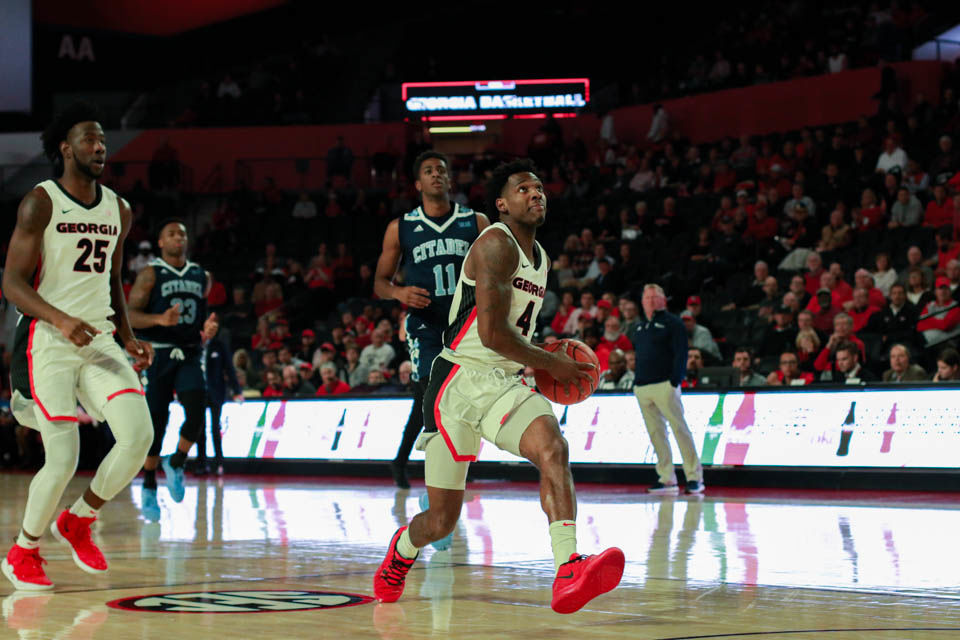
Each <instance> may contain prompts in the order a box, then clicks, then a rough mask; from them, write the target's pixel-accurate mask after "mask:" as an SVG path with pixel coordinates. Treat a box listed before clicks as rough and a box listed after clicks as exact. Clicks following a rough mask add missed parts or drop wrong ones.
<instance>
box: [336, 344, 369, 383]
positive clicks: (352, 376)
mask: <svg viewBox="0 0 960 640" xmlns="http://www.w3.org/2000/svg"><path fill="white" fill-rule="evenodd" d="M344 357H345V358H346V364H344V366H343V370H342V371H341V374H340V375H341V380H343V381H344V382H346V383H347V384H348V385H349V386H350V387H351V388H352V387H355V386H357V385H358V384H362V383H363V382H364V381H365V380H366V379H367V369H366V367H364V366H362V365H361V364H360V349H359V348H357V346H356V345H352V346H348V347H347V349H346V351H344Z"/></svg>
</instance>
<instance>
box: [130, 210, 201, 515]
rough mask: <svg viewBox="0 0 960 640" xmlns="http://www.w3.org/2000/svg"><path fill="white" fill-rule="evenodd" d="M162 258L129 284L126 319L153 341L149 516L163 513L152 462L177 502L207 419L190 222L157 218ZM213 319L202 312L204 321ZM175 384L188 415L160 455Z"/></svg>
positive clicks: (144, 500)
mask: <svg viewBox="0 0 960 640" xmlns="http://www.w3.org/2000/svg"><path fill="white" fill-rule="evenodd" d="M159 231H160V233H159V238H158V240H157V246H159V248H160V257H159V258H156V259H154V260H153V261H151V262H150V264H148V265H147V266H146V267H144V268H143V269H142V270H141V271H140V273H138V274H137V279H136V281H135V282H134V283H133V288H132V289H131V290H130V321H131V322H132V323H133V327H134V328H135V329H137V335H138V336H139V337H140V339H141V340H148V341H149V342H150V344H151V345H152V346H153V349H154V352H155V353H156V358H155V359H154V362H153V365H152V366H151V367H150V368H149V369H148V370H147V404H148V405H149V407H150V417H151V419H152V420H153V432H154V437H153V445H152V446H151V447H150V452H149V454H148V456H147V460H146V462H145V463H144V465H143V468H144V476H143V489H142V494H141V509H142V510H143V515H144V517H145V518H146V519H147V520H151V521H156V520H159V519H160V506H159V504H158V502H157V477H156V470H157V467H158V466H160V465H161V464H162V466H163V472H164V475H165V477H166V483H167V489H168V490H169V491H170V497H171V498H173V501H174V502H180V501H182V500H183V496H184V492H185V488H184V478H183V465H184V462H186V459H187V454H188V453H189V452H190V448H191V447H193V444H194V443H195V442H196V441H197V439H198V438H199V437H200V433H201V431H202V430H203V429H204V427H205V426H206V425H205V420H206V416H205V399H206V395H205V394H206V382H205V380H204V377H203V365H202V362H201V356H202V353H203V349H202V347H203V345H202V336H201V332H202V331H203V328H204V327H203V325H204V320H203V318H204V317H205V316H206V312H207V299H206V294H207V289H208V286H209V282H210V276H209V274H208V273H207V272H206V271H204V270H203V268H202V267H200V265H198V264H197V263H195V262H190V261H189V260H187V227H186V226H185V225H184V224H183V222H182V221H180V220H176V219H171V220H165V221H164V222H162V223H161V225H160V230H159ZM211 321H215V318H214V317H213V316H211V318H208V319H207V322H211ZM174 391H176V393H177V400H178V401H179V402H180V404H181V405H183V411H184V414H185V419H184V422H183V426H181V427H180V440H179V443H178V444H177V450H176V451H175V452H174V453H173V454H171V455H169V456H167V457H165V458H163V459H162V460H161V458H160V448H161V447H162V445H163V436H164V434H165V433H166V430H167V421H168V420H169V418H170V402H171V401H172V400H173V393H174Z"/></svg>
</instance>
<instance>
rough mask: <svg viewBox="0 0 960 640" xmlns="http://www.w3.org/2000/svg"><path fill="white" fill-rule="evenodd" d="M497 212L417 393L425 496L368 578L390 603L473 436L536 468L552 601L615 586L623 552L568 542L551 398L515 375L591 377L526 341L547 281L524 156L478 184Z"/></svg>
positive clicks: (572, 510) (568, 608)
mask: <svg viewBox="0 0 960 640" xmlns="http://www.w3.org/2000/svg"><path fill="white" fill-rule="evenodd" d="M487 193H488V194H489V195H488V197H489V198H491V205H492V206H493V207H494V208H496V210H497V211H498V212H499V213H500V217H501V220H502V221H501V222H498V223H496V224H493V225H491V226H490V227H489V228H487V229H486V230H485V231H484V232H483V233H481V234H480V237H479V238H477V241H476V242H475V243H474V244H473V246H472V247H471V248H470V251H469V252H468V253H467V257H466V259H465V260H464V263H463V270H462V271H461V273H460V278H459V281H458V282H457V292H456V294H455V296H454V300H453V305H452V307H451V309H450V324H449V326H448V327H447V329H446V331H444V336H443V337H444V350H443V353H441V355H440V357H438V358H437V359H436V360H435V361H434V363H433V370H432V371H431V375H430V382H429V384H428V386H427V391H426V394H425V395H424V405H425V406H426V407H427V408H428V410H427V411H426V412H425V415H426V422H427V425H426V429H425V430H424V433H423V434H422V435H421V436H420V438H419V440H418V441H417V448H418V449H421V450H423V451H425V455H426V484H427V492H428V494H429V496H430V507H429V509H427V510H426V511H424V512H422V513H420V514H418V515H417V516H415V517H414V518H413V520H411V522H410V524H409V526H407V527H401V528H400V529H398V530H397V532H396V533H395V534H394V535H393V538H392V539H391V541H390V547H389V549H388V551H387V556H386V558H385V559H384V561H383V563H382V564H381V565H380V568H379V569H378V570H377V574H376V576H375V577H374V581H373V588H374V593H375V594H376V596H377V598H378V599H379V600H380V601H381V602H394V601H396V600H397V599H398V598H399V597H400V595H401V594H402V593H403V587H404V581H405V579H406V575H407V572H408V571H409V570H410V567H412V566H413V563H414V561H415V560H416V558H417V556H418V555H419V553H420V549H421V548H422V547H424V546H425V545H427V544H429V543H430V542H431V541H433V540H437V539H439V538H442V537H443V536H446V535H447V534H449V533H450V532H451V531H452V530H453V527H454V526H455V525H456V522H457V519H458V518H459V516H460V507H461V505H462V503H463V490H464V486H465V481H466V476H467V467H468V466H469V464H470V462H471V461H472V460H475V459H476V456H477V453H478V451H479V449H480V438H481V437H482V438H483V439H485V440H487V441H488V442H492V443H493V444H495V445H496V446H498V447H500V448H501V449H503V450H505V451H509V452H511V453H513V454H514V455H518V456H521V457H524V458H526V459H527V460H529V461H530V462H532V463H533V464H534V465H536V466H537V468H538V469H539V471H540V504H541V507H542V508H543V510H544V512H545V513H546V515H547V519H548V521H549V523H550V527H549V531H550V539H551V546H552V548H553V556H554V566H555V567H556V570H557V572H556V577H555V579H554V582H553V601H552V604H551V606H552V607H553V610H554V611H556V612H558V613H573V612H574V611H577V610H579V609H580V608H581V607H583V606H584V605H585V604H586V603H587V602H589V601H590V600H591V599H593V598H595V597H596V596H598V595H600V594H601V593H605V592H607V591H610V590H611V589H613V588H614V587H615V586H617V584H619V582H620V578H621V576H622V574H623V566H624V557H623V552H622V551H621V550H620V549H617V548H610V549H607V550H606V551H604V552H603V553H601V554H599V555H595V556H584V555H579V554H577V551H576V544H577V542H576V523H575V522H574V518H575V517H576V498H575V496H574V489H573V478H572V477H571V474H570V466H569V463H568V454H567V443H566V440H564V438H563V436H562V435H561V434H560V426H559V425H558V424H557V419H556V417H555V416H554V414H553V410H552V409H551V407H550V403H549V402H547V400H546V399H545V398H544V397H543V396H542V395H540V394H538V393H531V391H532V390H531V389H530V388H529V387H527V386H525V385H524V384H522V383H521V382H520V379H519V377H517V376H515V375H514V374H515V373H516V372H517V371H518V370H520V369H522V368H523V366H524V365H527V366H531V367H534V368H536V369H545V370H546V371H547V372H549V373H550V375H552V376H553V377H554V378H555V379H556V380H557V381H558V382H560V383H561V384H563V385H568V384H577V385H578V386H580V388H581V389H582V388H584V386H586V385H588V384H589V382H588V381H589V380H590V374H589V373H588V371H589V370H590V369H591V368H592V367H593V365H592V364H589V363H582V362H580V363H578V362H576V361H574V360H573V359H571V358H570V357H568V356H567V355H566V354H563V353H561V352H559V351H557V352H553V353H550V352H547V351H545V350H544V349H540V348H538V347H536V346H533V345H531V344H530V339H531V333H532V331H533V328H534V327H535V325H536V321H537V314H538V313H539V311H540V307H541V305H542V303H543V294H544V291H545V288H546V283H547V270H548V268H549V265H548V258H547V256H546V254H545V253H544V251H543V248H542V247H541V246H540V245H539V244H538V243H537V242H536V240H535V235H536V229H537V227H539V226H540V225H542V224H543V222H544V219H545V216H546V203H547V199H546V196H545V195H544V192H543V184H542V183H541V181H540V179H539V178H538V177H537V175H536V173H535V172H534V167H533V165H532V163H530V161H528V160H524V161H516V162H512V163H510V164H505V165H501V166H500V167H498V168H497V169H496V170H495V171H494V172H493V176H492V178H491V179H490V182H489V183H488V185H487Z"/></svg>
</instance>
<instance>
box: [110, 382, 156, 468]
mask: <svg viewBox="0 0 960 640" xmlns="http://www.w3.org/2000/svg"><path fill="white" fill-rule="evenodd" d="M103 415H104V417H105V418H106V419H107V423H108V424H109V425H110V430H111V431H112V432H113V437H114V439H115V440H116V441H117V446H118V447H120V448H122V449H125V450H127V451H128V452H129V454H130V455H134V456H142V457H146V455H147V452H148V451H152V446H153V445H156V446H157V448H158V450H159V445H160V443H161V442H162V441H163V431H161V432H160V433H159V437H158V434H157V433H155V431H156V430H155V429H154V424H153V421H152V420H151V417H150V411H149V410H148V409H147V403H146V401H145V400H144V399H143V396H141V395H139V394H134V393H125V394H123V395H119V396H117V397H115V398H114V399H112V400H110V401H109V402H108V403H107V405H106V406H105V407H104V409H103Z"/></svg>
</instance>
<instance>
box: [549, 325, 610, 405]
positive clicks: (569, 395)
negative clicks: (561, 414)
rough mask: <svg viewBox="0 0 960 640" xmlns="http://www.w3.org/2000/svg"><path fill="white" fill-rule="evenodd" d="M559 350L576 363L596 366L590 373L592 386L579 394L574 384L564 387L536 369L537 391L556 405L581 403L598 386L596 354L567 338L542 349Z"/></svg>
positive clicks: (598, 370) (578, 342)
mask: <svg viewBox="0 0 960 640" xmlns="http://www.w3.org/2000/svg"><path fill="white" fill-rule="evenodd" d="M560 348H563V349H565V350H566V354H567V355H568V356H570V357H571V358H573V359H574V360H576V361H577V362H590V363H593V364H594V365H596V367H597V368H595V369H594V370H593V371H592V372H591V373H590V375H591V377H592V378H593V384H591V385H590V387H589V389H585V390H584V392H583V393H581V392H580V389H578V388H577V385H576V384H571V385H568V386H567V387H564V385H562V384H560V383H558V382H557V381H556V380H555V379H554V378H553V376H551V375H550V374H549V373H547V372H546V371H545V370H543V369H537V370H536V372H535V377H536V380H537V390H538V391H539V392H540V393H542V394H543V395H544V396H546V398H547V400H550V401H551V402H556V403H557V404H577V403H578V402H583V401H584V400H586V399H587V398H589V397H590V395H591V394H592V393H593V392H594V391H596V389H597V385H599V384H600V368H599V363H600V361H599V360H598V359H597V354H595V353H594V352H593V349H591V348H590V347H588V346H587V345H585V344H584V343H582V342H580V341H579V340H573V339H571V338H567V339H564V340H560V341H559V342H554V343H552V344H548V345H546V346H545V347H544V349H546V350H547V351H556V350H557V349H560Z"/></svg>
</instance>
